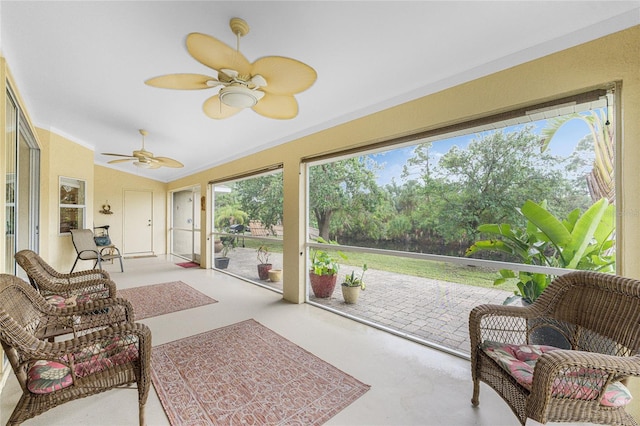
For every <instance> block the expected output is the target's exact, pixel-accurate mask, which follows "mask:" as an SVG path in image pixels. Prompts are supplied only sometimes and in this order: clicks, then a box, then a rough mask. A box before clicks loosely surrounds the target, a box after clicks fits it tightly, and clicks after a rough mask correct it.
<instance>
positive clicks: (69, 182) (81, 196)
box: [58, 176, 87, 235]
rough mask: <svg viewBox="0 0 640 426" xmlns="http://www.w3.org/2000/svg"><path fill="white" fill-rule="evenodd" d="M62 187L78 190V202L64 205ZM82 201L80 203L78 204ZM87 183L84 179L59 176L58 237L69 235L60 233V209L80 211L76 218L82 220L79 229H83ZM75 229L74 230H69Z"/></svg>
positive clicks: (85, 214)
mask: <svg viewBox="0 0 640 426" xmlns="http://www.w3.org/2000/svg"><path fill="white" fill-rule="evenodd" d="M64 186H67V187H72V188H78V202H76V203H71V204H66V203H63V202H62V188H63V187H64ZM79 200H82V203H79ZM86 202H87V181H86V180H84V179H77V178H71V177H66V176H60V177H59V180H58V235H69V232H66V231H62V228H61V225H62V209H78V210H80V212H79V214H78V218H81V219H82V224H81V227H82V228H84V227H85V223H86V221H87V206H86ZM70 229H75V228H70Z"/></svg>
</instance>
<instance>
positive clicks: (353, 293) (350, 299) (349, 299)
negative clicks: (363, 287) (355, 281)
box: [341, 285, 360, 305]
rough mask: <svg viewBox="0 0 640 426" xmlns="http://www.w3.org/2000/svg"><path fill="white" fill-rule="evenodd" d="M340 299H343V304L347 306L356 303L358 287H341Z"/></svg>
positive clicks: (358, 292) (358, 293) (358, 294)
mask: <svg viewBox="0 0 640 426" xmlns="http://www.w3.org/2000/svg"><path fill="white" fill-rule="evenodd" d="M341 287H342V297H343V298H344V302H345V303H348V304H350V305H351V304H354V303H356V302H357V301H358V296H360V287H359V286H358V287H349V286H346V285H342V286H341Z"/></svg>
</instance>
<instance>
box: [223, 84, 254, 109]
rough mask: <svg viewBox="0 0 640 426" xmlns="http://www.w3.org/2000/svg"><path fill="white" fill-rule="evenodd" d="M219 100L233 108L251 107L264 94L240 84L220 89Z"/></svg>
mask: <svg viewBox="0 0 640 426" xmlns="http://www.w3.org/2000/svg"><path fill="white" fill-rule="evenodd" d="M219 96H220V101H221V102H222V103H223V104H225V105H228V106H230V107H233V108H251V107H252V106H254V105H255V104H257V103H258V101H259V100H260V99H261V98H262V97H263V96H264V92H260V91H258V90H251V89H248V88H246V87H242V86H228V87H224V88H222V89H221V90H220V93H219Z"/></svg>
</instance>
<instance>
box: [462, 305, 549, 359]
mask: <svg viewBox="0 0 640 426" xmlns="http://www.w3.org/2000/svg"><path fill="white" fill-rule="evenodd" d="M537 316H538V314H537V312H536V311H535V310H534V309H533V306H532V305H530V306H512V305H491V304H484V305H478V306H476V307H475V308H473V309H472V310H471V313H470V314H469V336H470V338H471V348H472V350H473V349H474V348H477V347H478V346H479V345H480V344H481V343H482V342H484V341H486V340H492V341H496V342H502V343H511V344H526V343H527V330H526V320H528V319H531V318H536V317H537Z"/></svg>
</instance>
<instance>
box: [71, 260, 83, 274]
mask: <svg viewBox="0 0 640 426" xmlns="http://www.w3.org/2000/svg"><path fill="white" fill-rule="evenodd" d="M78 259H80V257H76V261H75V262H73V266H72V267H71V271H70V272H69V273H71V272H73V270H74V269H75V268H76V263H78Z"/></svg>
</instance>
